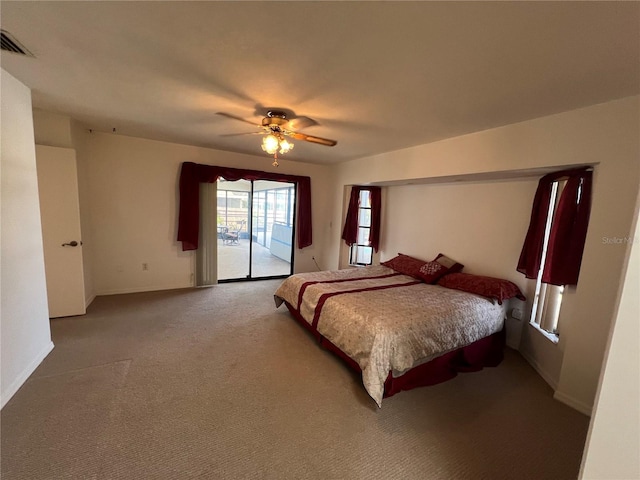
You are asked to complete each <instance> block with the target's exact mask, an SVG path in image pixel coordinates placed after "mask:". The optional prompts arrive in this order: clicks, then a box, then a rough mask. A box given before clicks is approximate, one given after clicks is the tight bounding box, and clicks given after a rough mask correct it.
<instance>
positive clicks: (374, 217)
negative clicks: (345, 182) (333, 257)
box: [342, 185, 382, 252]
mask: <svg viewBox="0 0 640 480" xmlns="http://www.w3.org/2000/svg"><path fill="white" fill-rule="evenodd" d="M363 190H364V191H368V192H369V195H370V199H371V228H370V229H369V245H371V246H372V247H373V249H374V250H375V251H376V252H377V251H378V248H379V247H380V212H381V210H382V207H381V205H382V189H381V188H380V187H360V186H357V185H356V186H353V187H351V197H350V199H349V208H348V209H347V217H346V218H345V221H344V229H343V230H342V239H343V240H344V241H345V243H346V244H347V245H349V246H351V245H353V244H354V243H356V242H357V239H358V209H359V207H360V192H361V191H363Z"/></svg>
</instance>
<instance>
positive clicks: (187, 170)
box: [178, 162, 313, 250]
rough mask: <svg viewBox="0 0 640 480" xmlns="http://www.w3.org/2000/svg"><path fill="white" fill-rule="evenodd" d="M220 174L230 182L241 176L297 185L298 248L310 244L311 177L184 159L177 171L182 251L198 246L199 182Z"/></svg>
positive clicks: (241, 177)
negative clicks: (206, 163) (202, 163)
mask: <svg viewBox="0 0 640 480" xmlns="http://www.w3.org/2000/svg"><path fill="white" fill-rule="evenodd" d="M219 177H222V178H225V179H226V180H229V181H236V180H241V179H243V180H274V181H279V182H287V183H295V184H296V185H297V187H298V192H297V198H298V215H297V217H296V231H297V237H298V243H297V245H298V248H304V247H308V246H309V245H311V243H312V237H313V235H312V229H311V179H310V178H309V177H303V176H298V175H284V174H280V173H271V172H261V171H259V170H243V169H239V168H228V167H218V166H214V165H201V164H197V163H193V162H184V163H183V164H182V168H181V170H180V210H179V217H178V241H180V242H182V250H197V249H198V233H199V228H200V187H199V184H200V183H213V182H215V181H216V180H218V178H219Z"/></svg>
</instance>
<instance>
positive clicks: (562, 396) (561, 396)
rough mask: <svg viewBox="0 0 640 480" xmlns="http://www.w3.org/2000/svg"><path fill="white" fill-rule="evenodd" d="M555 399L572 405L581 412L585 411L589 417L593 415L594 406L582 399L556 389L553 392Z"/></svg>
mask: <svg viewBox="0 0 640 480" xmlns="http://www.w3.org/2000/svg"><path fill="white" fill-rule="evenodd" d="M553 399H554V400H558V401H559V402H562V403H564V404H565V405H568V406H570V407H571V408H573V409H575V410H577V411H579V412H580V413H584V414H585V415H586V416H588V417H590V416H591V415H592V412H593V408H592V407H590V406H589V405H587V404H586V403H584V402H581V401H580V400H576V399H575V398H573V397H572V396H570V395H567V394H566V393H562V392H560V391H556V392H555V393H554V394H553Z"/></svg>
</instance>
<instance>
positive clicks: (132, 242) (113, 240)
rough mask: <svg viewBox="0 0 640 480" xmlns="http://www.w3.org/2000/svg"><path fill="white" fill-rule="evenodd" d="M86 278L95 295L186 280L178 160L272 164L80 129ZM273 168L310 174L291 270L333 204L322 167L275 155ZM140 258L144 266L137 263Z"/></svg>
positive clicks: (306, 259)
mask: <svg viewBox="0 0 640 480" xmlns="http://www.w3.org/2000/svg"><path fill="white" fill-rule="evenodd" d="M83 135H84V142H86V158H87V164H88V165H87V168H86V171H84V172H83V173H82V175H83V178H81V183H85V184H86V186H87V192H88V195H87V198H88V202H89V204H90V207H89V208H90V224H91V230H90V236H91V241H92V245H91V249H92V252H93V257H92V263H93V281H94V287H95V292H96V294H98V295H103V294H113V293H126V292H135V291H148V290H156V289H170V288H181V287H188V286H192V285H193V273H194V261H193V253H192V252H182V250H181V245H180V244H179V243H178V242H177V241H176V233H177V212H178V178H179V171H180V165H181V164H182V162H185V161H189V162H196V163H203V164H210V165H224V166H229V167H235V168H246V169H255V170H264V171H273V170H274V169H275V167H272V166H271V161H270V159H269V158H268V157H266V156H264V155H260V156H251V155H242V154H234V153H229V152H223V151H218V150H211V149H206V148H199V147H192V146H187V145H179V144H173V143H166V142H159V141H153V140H145V139H141V138H134V137H126V136H119V135H112V134H106V133H89V132H88V131H85V132H84V133H83ZM278 171H279V172H281V173H286V174H292V175H307V176H310V177H311V188H312V202H313V230H314V236H313V245H312V246H311V247H307V248H305V249H303V250H296V257H295V265H294V268H295V271H297V272H300V271H309V270H314V269H315V265H314V264H313V261H312V259H311V257H312V256H316V258H319V257H320V253H319V252H322V250H323V243H324V241H325V238H326V235H327V233H326V231H325V230H326V229H324V228H323V226H324V225H326V224H327V223H328V220H329V212H330V211H331V209H332V207H333V201H332V199H331V197H326V196H325V195H323V192H325V191H327V190H328V189H329V185H330V180H329V179H330V173H329V169H328V168H327V167H323V166H318V165H311V164H302V163H295V162H290V161H286V160H281V161H280V167H278ZM142 263H147V264H148V267H149V268H148V270H147V271H143V270H142Z"/></svg>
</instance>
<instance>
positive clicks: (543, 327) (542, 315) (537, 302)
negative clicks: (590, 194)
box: [530, 181, 580, 342]
mask: <svg viewBox="0 0 640 480" xmlns="http://www.w3.org/2000/svg"><path fill="white" fill-rule="evenodd" d="M565 184H566V181H556V182H553V184H552V186H551V196H550V200H549V210H548V212H549V213H548V214H547V221H546V223H545V230H544V239H543V243H542V257H541V259H540V266H539V273H538V277H537V279H536V291H535V295H534V297H533V308H532V309H531V320H530V323H531V324H532V325H533V326H534V327H536V328H537V329H538V330H540V331H541V332H542V333H543V334H544V335H545V336H546V337H547V338H549V339H550V340H552V341H554V342H557V341H558V337H559V334H558V318H559V316H560V305H561V304H562V294H563V293H564V288H565V287H564V286H558V285H552V284H549V283H543V282H542V272H543V268H542V266H543V265H544V264H545V261H546V259H547V248H548V246H549V236H550V233H551V226H552V224H553V219H554V217H555V214H556V209H557V206H558V199H559V198H560V192H561V191H562V189H563V188H564V186H565ZM579 196H580V190H578V197H579Z"/></svg>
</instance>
